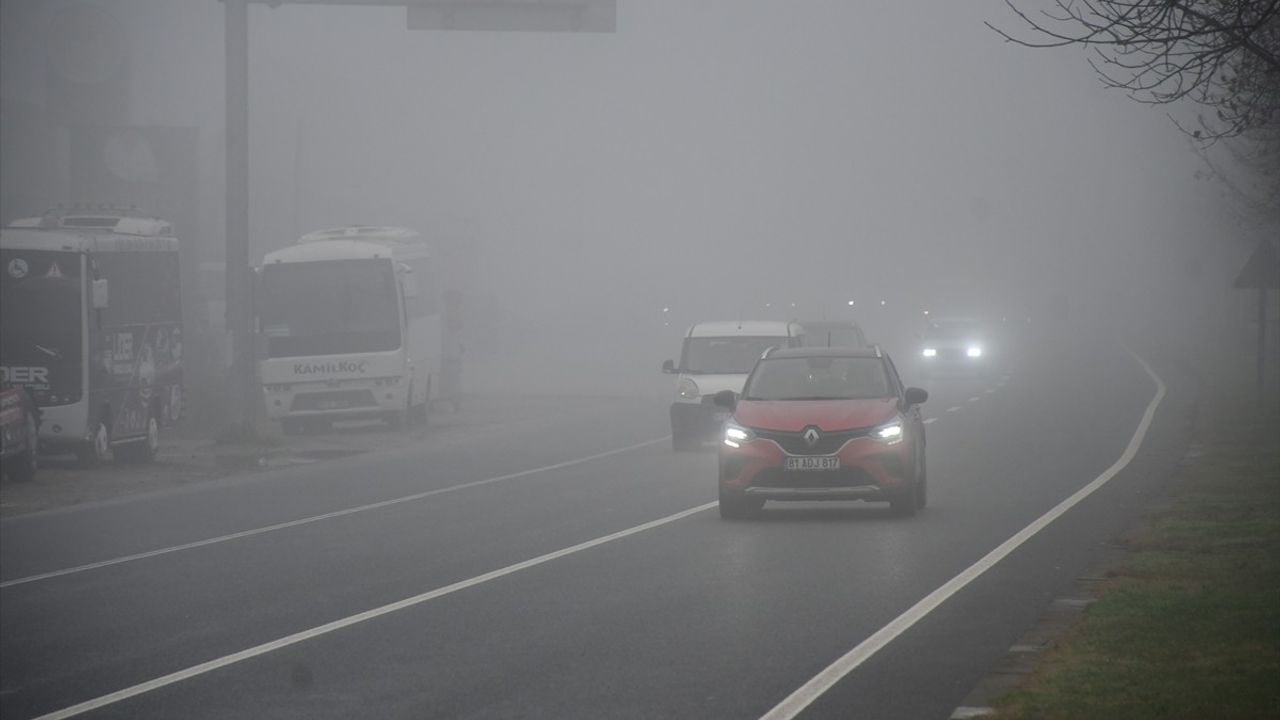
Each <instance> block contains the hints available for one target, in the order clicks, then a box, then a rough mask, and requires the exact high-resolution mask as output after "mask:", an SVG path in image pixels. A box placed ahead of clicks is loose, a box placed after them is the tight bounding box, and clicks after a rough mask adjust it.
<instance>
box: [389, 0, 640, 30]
mask: <svg viewBox="0 0 1280 720" xmlns="http://www.w3.org/2000/svg"><path fill="white" fill-rule="evenodd" d="M405 4H406V5H407V7H408V24H409V29H410V30H453V31H472V32H587V33H611V32H616V30H617V25H618V22H617V18H618V2H617V0H417V1H416V2H406V3H405Z"/></svg>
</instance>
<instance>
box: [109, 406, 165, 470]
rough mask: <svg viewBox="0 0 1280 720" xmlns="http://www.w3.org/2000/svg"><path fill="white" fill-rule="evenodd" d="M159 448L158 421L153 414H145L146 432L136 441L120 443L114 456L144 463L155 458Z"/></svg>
mask: <svg viewBox="0 0 1280 720" xmlns="http://www.w3.org/2000/svg"><path fill="white" fill-rule="evenodd" d="M159 449H160V423H159V421H157V420H156V416H155V415H151V414H148V415H147V434H146V436H145V437H143V438H142V439H141V440H138V441H137V442H131V443H129V444H128V445H121V446H120V448H119V449H118V450H116V457H117V458H119V459H120V460H123V461H124V462H127V463H136V464H139V465H141V464H145V463H149V462H151V461H153V460H155V459H156V451H157V450H159Z"/></svg>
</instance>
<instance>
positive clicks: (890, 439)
mask: <svg viewBox="0 0 1280 720" xmlns="http://www.w3.org/2000/svg"><path fill="white" fill-rule="evenodd" d="M902 432H903V431H902V421H901V420H894V421H892V422H887V423H885V424H883V425H881V426H879V427H877V428H875V429H874V430H872V431H871V437H873V438H875V439H876V440H879V441H880V442H882V443H884V444H886V445H896V444H897V443H900V442H902Z"/></svg>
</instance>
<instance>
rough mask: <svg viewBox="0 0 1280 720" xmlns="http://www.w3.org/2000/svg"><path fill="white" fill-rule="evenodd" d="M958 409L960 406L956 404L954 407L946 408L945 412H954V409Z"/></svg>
mask: <svg viewBox="0 0 1280 720" xmlns="http://www.w3.org/2000/svg"><path fill="white" fill-rule="evenodd" d="M959 409H960V406H959V405H956V406H955V407H949V408H947V412H956V411H958V410H959Z"/></svg>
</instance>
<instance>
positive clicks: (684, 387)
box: [676, 378, 701, 400]
mask: <svg viewBox="0 0 1280 720" xmlns="http://www.w3.org/2000/svg"><path fill="white" fill-rule="evenodd" d="M676 394H677V395H679V396H680V397H682V398H684V399H686V400H697V399H698V397H699V395H700V394H701V393H699V392H698V383H696V382H694V381H692V380H690V379H689V378H681V379H680V384H679V385H678V386H677V387H676Z"/></svg>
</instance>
